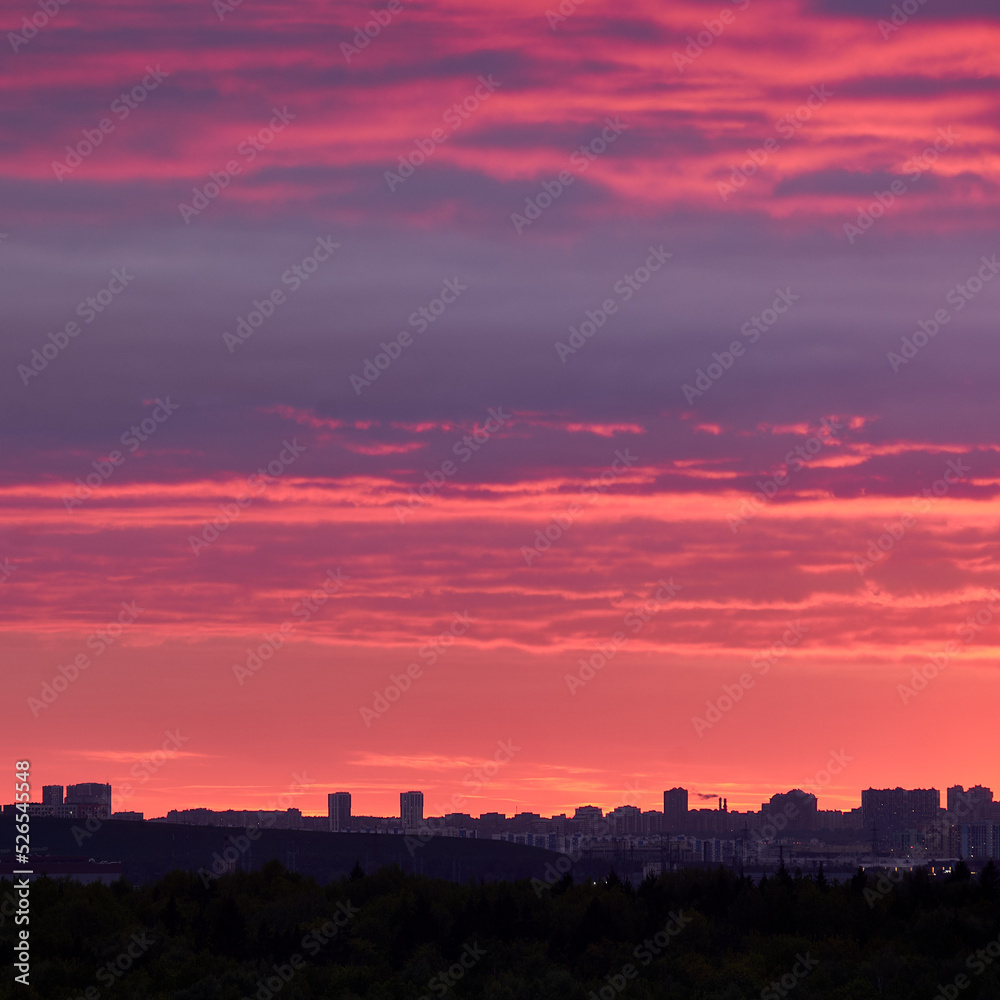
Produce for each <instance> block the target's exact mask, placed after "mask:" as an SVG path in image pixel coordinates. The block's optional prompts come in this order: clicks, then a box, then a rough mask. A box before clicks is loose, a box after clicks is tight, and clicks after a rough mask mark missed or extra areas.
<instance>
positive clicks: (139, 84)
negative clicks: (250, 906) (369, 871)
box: [0, 0, 1000, 817]
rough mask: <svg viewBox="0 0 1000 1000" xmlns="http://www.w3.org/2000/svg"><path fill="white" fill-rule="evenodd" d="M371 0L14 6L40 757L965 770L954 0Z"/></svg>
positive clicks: (191, 782) (979, 495) (968, 313)
mask: <svg viewBox="0 0 1000 1000" xmlns="http://www.w3.org/2000/svg"><path fill="white" fill-rule="evenodd" d="M387 3H388V0H374V2H373V3H371V4H368V3H362V2H360V0H358V2H351V3H347V2H337V0H302V2H295V3H288V2H286V3H278V2H273V0H272V2H265V0H243V2H242V3H241V2H238V0H226V2H223V0H217V2H216V3H215V4H214V5H213V3H212V2H211V0H198V2H188V0H175V2H173V3H169V4H165V3H158V2H153V3H148V4H129V3H125V2H124V0H101V2H90V0H69V2H67V3H66V4H65V5H64V6H59V7H58V10H57V12H56V13H55V14H54V15H51V16H49V15H46V14H44V12H43V11H42V8H40V7H39V6H38V5H37V4H34V3H30V2H26V0H18V2H17V3H16V4H14V5H12V6H8V8H7V10H6V12H5V15H4V24H3V27H4V33H5V36H6V40H5V41H2V42H0V45H2V46H3V52H2V56H0V65H2V71H0V86H2V87H3V89H4V92H5V93H4V98H5V103H6V105H7V107H8V108H9V109H10V110H9V111H8V113H7V114H6V116H5V119H4V121H5V123H4V125H3V131H2V138H0V188H2V192H3V199H2V203H3V206H4V208H3V214H2V216H0V231H2V232H3V234H4V235H3V238H2V239H0V295H2V301H3V304H4V305H3V336H2V338H0V379H2V392H0V413H2V424H0V426H2V446H3V456H4V457H3V462H2V464H0V508H2V520H0V627H2V629H3V630H4V636H3V645H4V651H5V655H4V657H3V662H4V672H5V677H6V697H5V712H4V719H5V724H4V725H3V727H2V728H0V743H2V745H3V748H4V754H5V758H6V759H7V760H8V761H10V762H13V761H14V760H20V759H29V760H30V761H31V762H32V780H33V783H34V786H35V798H37V799H40V798H41V793H40V788H41V785H42V784H67V783H73V782H77V781H110V782H111V783H112V784H113V785H114V786H115V789H116V799H115V803H114V806H115V809H117V810H120V809H138V810H142V811H144V812H145V814H146V816H147V817H150V816H162V815H164V814H165V812H166V811H167V810H168V809H171V808H186V807H194V806H208V807H211V808H217V809H222V808H266V807H268V805H269V804H271V803H273V802H274V801H275V800H276V799H277V797H278V796H281V795H283V794H285V793H288V792H289V789H290V786H292V785H293V783H294V784H295V785H296V786H297V787H296V788H295V790H294V791H295V794H294V795H293V796H292V798H293V799H294V801H291V800H286V802H285V803H283V804H284V805H287V804H292V805H295V806H297V807H298V808H300V809H302V811H303V812H306V813H321V812H325V811H326V794H327V792H330V791H336V790H346V791H350V792H351V793H352V795H353V808H354V812H355V813H356V814H380V815H392V814H397V813H398V808H399V798H398V793H399V792H400V791H404V790H407V789H411V788H420V789H423V791H424V793H425V811H426V812H427V813H428V814H440V813H441V812H444V811H453V809H454V805H453V796H455V795H456V794H462V795H464V796H465V798H464V799H463V800H462V805H461V808H460V810H459V811H463V812H471V813H473V814H474V815H479V813H480V812H483V811H490V810H499V811H502V812H506V813H507V814H508V815H510V814H512V813H514V812H517V811H521V810H531V811H536V812H542V813H544V814H550V813H559V812H563V811H569V812H570V813H572V810H573V808H574V807H575V806H576V805H580V804H585V803H593V804H596V805H600V806H603V807H605V808H611V807H613V806H615V805H619V804H621V803H624V802H628V803H631V804H635V805H640V806H641V807H642V808H643V809H652V808H662V791H663V789H664V788H669V787H671V786H674V785H683V786H685V787H687V788H689V789H690V790H691V804H692V806H693V807H694V806H698V805H699V804H700V803H701V799H699V796H701V797H702V798H703V799H704V800H705V804H708V805H714V801H715V796H726V797H728V801H729V807H730V809H734V808H735V809H741V810H742V809H746V808H759V807H760V803H761V801H762V800H763V799H766V798H767V797H769V796H770V795H771V794H772V793H773V792H776V791H782V790H787V789H788V788H792V787H796V786H798V787H803V786H805V785H807V784H810V783H813V785H814V790H815V783H816V781H817V777H816V776H817V774H820V773H821V771H822V769H823V768H825V767H826V765H827V762H828V761H829V760H830V757H831V754H832V753H834V752H836V753H842V754H843V755H845V756H846V757H849V758H850V761H849V763H847V765H846V766H845V767H844V768H843V769H842V771H841V773H840V774H838V775H837V776H836V777H834V778H833V779H832V780H831V781H830V782H829V783H828V784H826V783H825V782H824V780H823V779H822V778H820V779H818V780H819V787H820V791H819V792H818V794H819V806H820V808H821V809H823V808H851V807H853V806H856V805H858V804H860V789H862V788H867V787H869V786H870V785H873V786H875V787H885V786H896V785H903V786H904V787H929V786H934V787H937V788H939V789H941V790H942V791H943V790H944V789H945V788H946V787H947V786H948V785H951V784H955V783H961V784H964V785H970V784H976V783H982V784H986V785H991V786H992V787H993V788H994V790H995V791H996V792H997V793H998V794H1000V773H998V772H997V763H996V762H997V753H996V719H997V714H998V707H1000V672H998V670H997V655H998V651H1000V599H995V598H996V597H997V595H998V594H1000V572H998V571H997V560H998V557H1000V536H998V528H1000V443H998V437H997V427H998V416H1000V404H998V401H1000V392H998V385H1000V353H998V350H997V336H998V330H997V316H998V308H1000V280H998V281H995V280H994V278H995V277H996V276H997V275H998V274H1000V256H998V255H1000V233H998V221H1000V216H998V208H1000V186H998V185H1000V129H998V117H997V99H998V94H1000V76H998V70H997V53H998V52H1000V15H998V13H997V8H996V4H995V0H925V2H923V3H919V4H918V3H917V0H908V3H907V5H906V6H907V8H910V7H912V8H914V9H915V12H914V13H913V14H912V15H908V14H906V13H904V8H903V7H902V6H901V7H899V8H897V13H896V15H895V21H893V20H890V18H891V17H892V16H893V13H892V11H893V5H892V4H891V3H889V2H881V0H739V2H736V3H733V2H726V0H712V2H705V0H699V2H687V0H676V2H675V0H671V2H669V3H653V2H645V3H644V2H629V0H620V2H616V3H610V2H603V0H582V2H580V3H579V4H575V3H574V2H573V0H562V6H561V7H560V6H558V5H557V4H556V3H555V2H552V3H551V4H550V5H549V6H546V0H508V2H504V3H499V4H498V3H485V2H481V0H473V2H471V3H470V2H463V3H457V2H451V0H393V2H392V3H389V4H388V6H387ZM372 11H374V12H375V14H377V15H378V17H377V18H376V17H375V14H373V13H372ZM560 11H562V13H560ZM547 12H548V13H547ZM32 15H36V24H37V23H42V26H41V27H39V28H37V30H35V29H34V28H33V26H32V25H31V24H30V20H29V21H28V22H27V23H28V26H29V30H28V31H24V28H23V24H24V20H23V19H24V18H28V19H30V18H31V17H32ZM46 22H47V23H46ZM366 23H367V24H368V29H369V34H365V25H366ZM32 30H34V34H33V35H32V34H31V31H32ZM20 32H23V34H19V33H20ZM370 35H374V37H370ZM29 36H30V37H29ZM88 299H89V300H90V302H89V304H88ZM261 305H262V308H261ZM421 310H423V312H421ZM265 314H267V315H265ZM734 344H735V345H736V349H735V350H734V349H733V345H734ZM373 376H374V377H373ZM144 422H145V423H144ZM797 449H798V450H797ZM269 465H270V470H269V469H268V466H269ZM258 470H261V471H258ZM88 476H89V477H90V482H89V484H88ZM422 485H423V495H421V494H420V493H418V492H417V491H418V490H419V489H420V487H421V486H422ZM755 493H759V494H761V495H760V496H759V497H758V498H757V499H754V494H755ZM212 522H216V523H215V525H214V526H213V524H212ZM546 530H548V537H546V535H545V532H546ZM880 543H881V548H880V547H879V546H880ZM324 581H326V582H325V586H326V591H325V592H324V591H323V590H322V589H321V588H322V587H323V586H324ZM661 581H662V582H661ZM316 592H318V594H319V596H318V597H317V598H315V599H311V598H310V595H311V594H314V593H316ZM658 593H659V595H660V598H659V599H658V598H657V596H656V595H657V594H658ZM644 602H650V604H649V610H648V611H647V612H645V614H644V615H640V616H635V609H636V608H637V607H639V606H641V605H642V604H643V603H644ZM123 605H124V607H123ZM977 615H978V616H979V617H978V619H977V618H976V616H977ZM630 616H632V617H630ZM970 619H971V621H970ZM283 624H284V625H285V630H284V632H282V625H283ZM109 626H110V627H111V629H110V631H111V633H118V634H117V635H113V634H110V633H109V632H108V629H109ZM101 633H104V636H103V637H102V635H101ZM616 633H619V638H618V640H617V641H616V640H615V634H616ZM268 636H273V637H276V639H268ZM442 636H447V638H446V639H441V637H442ZM435 642H437V643H438V646H437V649H436V650H435V648H434V646H433V645H432V644H434V643H435ZM279 643H280V648H276V649H275V647H276V646H277V645H278V644H279ZM948 643H952V644H953V645H952V646H951V647H949V646H948ZM262 645H263V646H264V647H265V649H266V650H267V653H265V654H264V657H266V658H261V659H259V660H257V659H255V657H256V656H259V655H261V654H260V653H259V652H255V651H258V650H259V647H261V646H262ZM602 647H603V648H604V649H605V651H606V653H605V654H601V655H602V656H605V657H606V662H605V663H604V664H603V665H602V666H600V669H597V670H594V669H593V668H589V667H581V659H583V660H584V661H585V662H586V661H588V660H590V658H591V657H594V656H595V654H598V653H599V652H600V650H601V649H602ZM773 647H777V648H776V649H775V648H773ZM768 649H771V654H770V658H769V654H768V653H767V650H768ZM611 652H613V655H610V656H608V655H607V654H608V653H611ZM268 653H273V655H268ZM932 656H934V657H937V659H938V664H939V666H938V667H930V668H928V670H927V673H928V674H933V673H934V672H935V671H936V672H937V676H933V677H931V678H930V679H926V678H921V679H920V681H919V682H918V684H917V685H914V683H913V675H914V671H915V670H918V671H919V670H920V669H921V668H923V667H924V666H925V665H927V664H929V663H930V662H931V660H930V659H929V658H930V657H932ZM595 662H596V663H598V664H600V663H601V660H600V658H598V659H596V660H595ZM254 664H259V665H258V666H256V667H255V666H254ZM410 664H417V666H416V667H414V668H410ZM408 669H409V670H410V673H409V674H407V671H408ZM393 676H396V677H397V678H400V679H401V681H400V684H398V685H397V686H396V688H393V684H394V681H393ZM568 678H569V679H568ZM741 678H742V679H741ZM398 687H406V688H407V690H405V691H402V692H401V693H399V697H398V698H396V699H395V700H393V701H391V702H388V701H387V702H384V703H381V702H380V701H379V698H380V697H386V691H387V689H390V695H389V697H392V694H391V691H396V690H397V689H398ZM917 687H919V690H918V689H917ZM720 703H721V704H720ZM380 706H381V707H380ZM362 710H365V711H362ZM713 719H714V720H715V721H711V720H713ZM699 720H700V721H699ZM178 733H179V734H181V736H182V740H181V741H180V742H176V741H175V742H170V741H171V739H173V738H174V737H173V736H171V734H174V736H176V734H178ZM499 743H503V744H505V745H508V746H510V745H511V744H512V745H513V747H516V748H517V749H516V750H515V751H513V752H512V756H511V755H508V756H511V759H510V760H508V761H506V762H505V763H503V764H502V765H500V766H499V768H498V770H497V773H496V775H495V777H493V779H492V780H491V781H490V782H488V783H487V784H485V785H484V786H483V787H481V788H479V789H478V790H476V791H475V793H474V794H473V793H472V790H471V788H470V785H475V784H476V783H477V782H476V781H475V780H470V779H469V775H470V774H471V773H473V772H474V769H475V768H477V767H482V766H483V765H484V763H486V762H489V761H493V760H494V759H495V754H497V753H499V751H498V744H499ZM165 746H167V747H168V749H169V752H168V753H167V754H163V753H161V755H160V756H159V757H153V755H154V754H155V753H156V752H157V751H162V750H163V749H164V747H165ZM501 756H503V755H501ZM144 760H145V761H146V762H147V763H146V764H143V761H144ZM125 785H129V786H131V792H130V793H127V794H124V795H122V794H121V788H122V786H125ZM298 786H302V788H304V790H301V789H300V788H299V787H298ZM8 798H10V796H8ZM5 801H6V800H5Z"/></svg>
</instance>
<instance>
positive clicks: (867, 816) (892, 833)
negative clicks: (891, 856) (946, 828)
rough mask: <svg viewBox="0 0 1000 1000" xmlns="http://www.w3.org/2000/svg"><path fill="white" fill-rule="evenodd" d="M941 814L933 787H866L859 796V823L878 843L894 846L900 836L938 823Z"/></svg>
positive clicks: (939, 801) (938, 793) (939, 804)
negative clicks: (860, 817) (875, 837)
mask: <svg viewBox="0 0 1000 1000" xmlns="http://www.w3.org/2000/svg"><path fill="white" fill-rule="evenodd" d="M940 811H941V793H940V792H939V791H938V790H937V789H936V788H911V789H906V788H868V789H866V790H865V791H863V792H862V793H861V816H862V823H863V825H864V828H865V830H866V831H867V832H868V833H869V834H870V835H872V836H877V842H878V844H883V843H895V842H896V840H897V838H898V835H899V834H902V833H905V832H907V831H915V830H917V829H918V828H920V827H926V826H928V825H930V824H935V823H937V820H938V817H939V815H940ZM873 831H874V833H873Z"/></svg>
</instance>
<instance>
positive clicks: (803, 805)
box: [760, 788, 817, 830]
mask: <svg viewBox="0 0 1000 1000" xmlns="http://www.w3.org/2000/svg"><path fill="white" fill-rule="evenodd" d="M816 805H817V803H816V796H815V795H813V794H812V792H804V791H802V789H801V788H793V789H792V790H791V791H790V792H779V793H778V794H777V795H772V796H771V798H770V799H769V800H768V801H767V802H762V803H761V806H760V811H761V812H762V813H765V814H767V815H769V816H771V815H778V814H780V815H783V816H785V817H786V818H787V819H788V826H789V829H792V830H815V829H816V812H817V810H816Z"/></svg>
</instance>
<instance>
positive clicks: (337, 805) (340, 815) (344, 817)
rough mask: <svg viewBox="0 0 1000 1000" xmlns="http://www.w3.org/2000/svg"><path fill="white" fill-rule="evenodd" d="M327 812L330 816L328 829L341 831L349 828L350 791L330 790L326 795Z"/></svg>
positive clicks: (333, 831)
mask: <svg viewBox="0 0 1000 1000" xmlns="http://www.w3.org/2000/svg"><path fill="white" fill-rule="evenodd" d="M326 807H327V813H328V814H329V817H330V831H331V832H332V833H343V832H345V831H346V830H350V828H351V793H350V792H331V793H330V794H329V795H327V797H326Z"/></svg>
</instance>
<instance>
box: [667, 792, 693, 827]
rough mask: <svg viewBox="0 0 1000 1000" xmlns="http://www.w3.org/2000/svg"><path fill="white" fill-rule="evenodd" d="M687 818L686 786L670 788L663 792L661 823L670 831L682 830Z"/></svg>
mask: <svg viewBox="0 0 1000 1000" xmlns="http://www.w3.org/2000/svg"><path fill="white" fill-rule="evenodd" d="M687 819H688V793H687V789H686V788H671V789H670V790H669V791H666V792H664V793H663V823H664V825H665V827H666V829H667V830H668V831H670V832H672V833H677V832H678V831H680V830H683V829H684V828H685V826H686V824H687Z"/></svg>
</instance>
